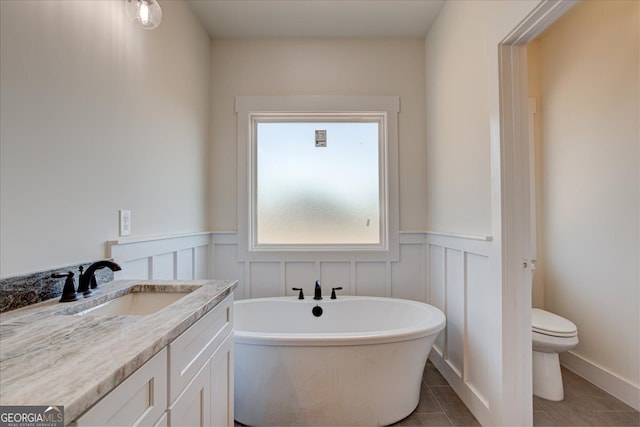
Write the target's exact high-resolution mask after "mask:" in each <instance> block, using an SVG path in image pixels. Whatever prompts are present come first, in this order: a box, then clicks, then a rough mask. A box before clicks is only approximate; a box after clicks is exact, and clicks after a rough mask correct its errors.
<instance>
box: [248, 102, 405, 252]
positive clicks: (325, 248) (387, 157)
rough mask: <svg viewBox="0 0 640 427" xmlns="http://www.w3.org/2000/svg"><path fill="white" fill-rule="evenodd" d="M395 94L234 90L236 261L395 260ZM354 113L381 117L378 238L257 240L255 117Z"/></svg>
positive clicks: (396, 189) (346, 115)
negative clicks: (315, 241)
mask: <svg viewBox="0 0 640 427" xmlns="http://www.w3.org/2000/svg"><path fill="white" fill-rule="evenodd" d="M399 106H400V100H399V97H397V96H238V97H236V113H237V138H238V140H237V143H238V144H237V147H238V156H237V162H238V164H237V171H238V175H237V179H238V183H237V185H238V187H237V189H238V199H237V204H238V205H237V214H238V238H239V240H238V257H239V260H240V261H245V260H246V261H277V260H282V259H283V258H285V257H286V259H288V260H299V261H343V260H345V259H349V260H353V261H359V260H362V261H394V260H398V254H399V247H398V231H399V216H398V188H399V186H398V136H397V135H398V112H399ZM295 116H300V117H305V116H307V117H309V118H311V120H313V119H315V118H318V117H320V116H325V117H326V118H328V119H329V120H332V119H335V118H340V117H342V118H346V117H349V116H352V117H354V118H355V120H357V118H358V117H366V116H368V117H369V118H372V117H377V118H380V119H381V126H380V131H381V142H382V143H381V144H380V158H379V160H380V162H381V167H380V196H381V198H383V199H384V200H383V203H381V206H380V209H381V210H380V222H381V228H382V230H381V242H380V244H375V245H355V244H354V245H339V244H335V245H256V244H255V237H254V235H253V234H254V233H253V231H254V230H255V228H254V227H255V218H254V211H253V209H254V206H255V194H254V193H255V191H254V185H255V173H254V171H255V160H256V159H255V155H254V147H255V132H254V131H255V123H256V121H259V120H261V119H265V118H268V117H283V118H284V117H295Z"/></svg>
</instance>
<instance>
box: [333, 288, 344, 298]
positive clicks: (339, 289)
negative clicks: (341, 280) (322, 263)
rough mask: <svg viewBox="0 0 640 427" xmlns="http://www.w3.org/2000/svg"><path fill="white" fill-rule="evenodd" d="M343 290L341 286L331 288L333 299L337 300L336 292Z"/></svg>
mask: <svg viewBox="0 0 640 427" xmlns="http://www.w3.org/2000/svg"><path fill="white" fill-rule="evenodd" d="M341 290H342V286H339V287H337V288H331V299H336V291H341Z"/></svg>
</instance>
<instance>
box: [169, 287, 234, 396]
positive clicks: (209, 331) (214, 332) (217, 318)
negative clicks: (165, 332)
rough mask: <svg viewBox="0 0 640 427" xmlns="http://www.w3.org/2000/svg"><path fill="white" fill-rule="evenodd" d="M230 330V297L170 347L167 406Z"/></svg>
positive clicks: (231, 316)
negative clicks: (169, 385)
mask: <svg viewBox="0 0 640 427" xmlns="http://www.w3.org/2000/svg"><path fill="white" fill-rule="evenodd" d="M232 330H233V294H231V295H229V296H228V297H227V298H225V299H224V300H223V301H221V302H220V303H219V304H218V305H216V306H215V307H214V308H213V309H212V310H211V311H209V312H208V313H207V314H205V315H204V316H203V317H202V318H201V319H200V320H198V321H197V322H196V323H194V324H193V325H191V327H190V328H189V329H187V330H186V331H184V332H183V333H182V334H181V335H180V336H179V337H178V338H176V339H175V340H174V341H173V342H172V343H171V344H169V375H170V378H171V380H170V383H171V387H170V390H169V402H170V403H172V402H174V401H175V399H176V398H177V397H178V395H179V394H180V393H182V390H184V388H185V386H186V385H187V384H189V382H190V381H191V379H192V378H193V377H194V375H196V373H197V372H199V370H200V368H201V367H202V366H204V364H205V363H207V362H208V361H209V359H210V358H211V356H212V355H213V352H214V351H215V350H216V349H217V348H218V347H219V346H220V344H221V343H222V342H223V341H224V339H225V338H226V337H227V335H229V334H230V333H231V332H232Z"/></svg>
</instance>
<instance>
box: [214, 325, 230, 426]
mask: <svg viewBox="0 0 640 427" xmlns="http://www.w3.org/2000/svg"><path fill="white" fill-rule="evenodd" d="M210 363H211V425H212V426H216V427H219V426H233V425H234V420H233V418H234V417H233V334H229V335H228V336H227V338H226V339H225V340H224V342H223V343H222V344H220V347H218V349H217V350H216V352H215V353H214V354H213V356H211V362H210Z"/></svg>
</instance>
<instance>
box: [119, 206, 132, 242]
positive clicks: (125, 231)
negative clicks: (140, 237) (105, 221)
mask: <svg viewBox="0 0 640 427" xmlns="http://www.w3.org/2000/svg"><path fill="white" fill-rule="evenodd" d="M130 235H131V211H127V210H123V209H120V236H121V237H123V236H130Z"/></svg>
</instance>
